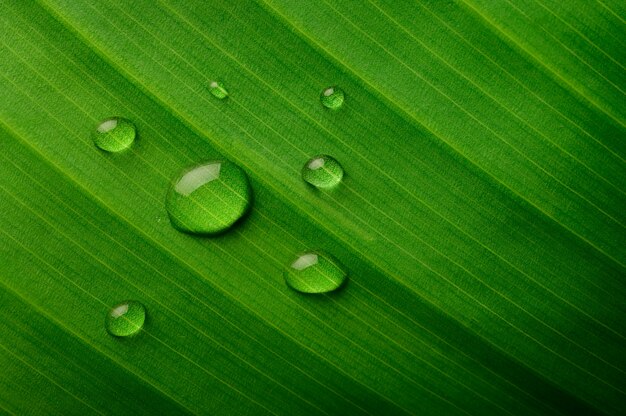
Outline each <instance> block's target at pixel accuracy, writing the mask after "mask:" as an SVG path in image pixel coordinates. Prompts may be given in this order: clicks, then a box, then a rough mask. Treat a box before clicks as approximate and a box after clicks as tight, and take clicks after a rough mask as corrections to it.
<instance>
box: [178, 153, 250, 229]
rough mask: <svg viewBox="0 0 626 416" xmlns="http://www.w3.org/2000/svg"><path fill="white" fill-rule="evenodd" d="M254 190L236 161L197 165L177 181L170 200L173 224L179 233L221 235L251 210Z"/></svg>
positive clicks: (217, 161) (210, 162) (214, 161)
mask: <svg viewBox="0 0 626 416" xmlns="http://www.w3.org/2000/svg"><path fill="white" fill-rule="evenodd" d="M251 202H252V188H251V187H250V183H249V182H248V176H247V175H246V173H245V172H244V171H243V170H241V168H239V166H237V165H235V164H234V163H232V162H229V161H224V160H213V161H209V162H204V163H201V164H199V165H195V166H193V167H191V168H189V169H187V170H185V171H183V173H182V174H181V175H180V176H179V177H178V178H176V180H175V181H174V182H173V183H172V186H171V187H170V190H169V192H168V194H167V198H166V208H167V213H168V214H169V217H170V221H171V222H172V225H174V227H175V228H177V229H178V230H179V231H183V232H187V233H194V234H217V233H220V232H222V231H225V230H227V229H228V228H230V227H231V226H232V225H233V224H235V222H237V220H239V219H240V218H241V217H242V216H243V215H244V214H245V213H246V212H247V211H248V209H249V208H250V205H251Z"/></svg>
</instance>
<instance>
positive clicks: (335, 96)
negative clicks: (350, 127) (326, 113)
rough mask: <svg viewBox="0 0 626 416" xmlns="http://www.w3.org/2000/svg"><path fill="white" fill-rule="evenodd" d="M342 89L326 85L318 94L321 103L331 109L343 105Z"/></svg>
mask: <svg viewBox="0 0 626 416" xmlns="http://www.w3.org/2000/svg"><path fill="white" fill-rule="evenodd" d="M343 100H344V95H343V91H342V90H341V89H339V88H337V87H328V88H326V89H325V90H324V91H322V94H321V95H320V101H321V102H322V105H323V106H324V107H326V108H330V109H331V110H337V109H339V108H341V106H342V105H343Z"/></svg>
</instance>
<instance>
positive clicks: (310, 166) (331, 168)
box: [302, 155, 344, 189]
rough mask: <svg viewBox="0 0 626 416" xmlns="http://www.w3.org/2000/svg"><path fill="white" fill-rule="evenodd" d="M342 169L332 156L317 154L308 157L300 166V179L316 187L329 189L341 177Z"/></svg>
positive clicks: (339, 180) (338, 181)
mask: <svg viewBox="0 0 626 416" xmlns="http://www.w3.org/2000/svg"><path fill="white" fill-rule="evenodd" d="M343 174H344V170H343V167H342V166H341V164H340V163H339V162H338V161H337V160H336V159H335V158H333V157H332V156H328V155H318V156H315V157H313V158H311V159H309V160H308V161H307V162H306V163H305V164H304V167H303V168H302V179H304V181H305V182H308V183H310V184H311V185H313V186H315V187H316V188H322V189H329V188H334V187H335V186H337V185H338V184H339V183H340V182H341V180H342V179H343Z"/></svg>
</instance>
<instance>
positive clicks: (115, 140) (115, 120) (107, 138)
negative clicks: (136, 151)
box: [93, 117, 137, 153]
mask: <svg viewBox="0 0 626 416" xmlns="http://www.w3.org/2000/svg"><path fill="white" fill-rule="evenodd" d="M136 134H137V133H136V129H135V125H134V124H133V123H132V122H131V121H130V120H127V119H125V118H122V117H111V118H108V119H106V120H103V121H102V122H100V124H98V127H96V131H95V133H94V134H93V141H94V143H95V144H96V146H98V147H99V148H100V149H102V150H105V151H107V152H113V153H116V152H121V151H122V150H126V149H128V148H129V147H130V146H131V145H132V144H133V142H134V141H135V136H136Z"/></svg>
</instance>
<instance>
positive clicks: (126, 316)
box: [105, 300, 146, 337]
mask: <svg viewBox="0 0 626 416" xmlns="http://www.w3.org/2000/svg"><path fill="white" fill-rule="evenodd" d="M145 321H146V308H144V306H143V305H142V304H141V303H139V302H137V301H134V300H127V301H124V302H122V303H120V304H118V305H116V306H114V307H113V308H111V310H110V311H109V313H108V314H107V317H106V321H105V326H106V330H107V332H108V333H109V334H111V335H113V336H115V337H129V336H132V335H135V334H137V333H138V332H139V331H141V328H143V324H144V323H145Z"/></svg>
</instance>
